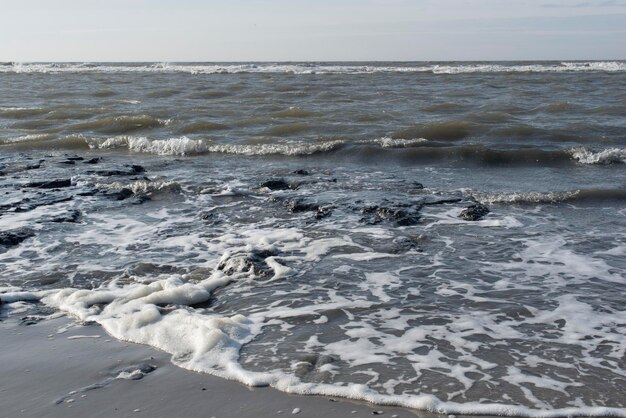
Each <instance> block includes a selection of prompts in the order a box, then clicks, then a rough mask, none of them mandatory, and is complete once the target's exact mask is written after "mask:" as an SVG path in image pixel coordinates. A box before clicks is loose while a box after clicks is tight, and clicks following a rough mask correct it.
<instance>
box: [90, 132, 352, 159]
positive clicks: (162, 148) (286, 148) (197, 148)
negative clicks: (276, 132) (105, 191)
mask: <svg viewBox="0 0 626 418" xmlns="http://www.w3.org/2000/svg"><path fill="white" fill-rule="evenodd" d="M85 140H86V141H87V143H88V144H89V147H90V148H92V149H112V148H127V149H128V150H130V151H135V152H144V153H149V154H157V155H181V156H184V155H197V154H206V153H212V152H215V153H223V154H239V155H290V156H296V155H310V154H315V153H319V152H326V151H331V150H333V149H336V148H338V147H340V146H341V145H342V144H343V143H344V142H343V141H327V142H321V143H274V144H214V143H211V142H208V141H204V140H201V139H190V138H187V137H184V136H183V137H180V138H169V139H155V140H150V139H148V138H146V137H134V136H117V137H113V138H108V139H105V140H102V139H99V138H85Z"/></svg>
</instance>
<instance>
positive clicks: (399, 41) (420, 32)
mask: <svg viewBox="0 0 626 418" xmlns="http://www.w3.org/2000/svg"><path fill="white" fill-rule="evenodd" d="M608 59H626V0H204V1H202V0H0V61H17V62H29V61H157V62H175V61H372V60H374V61H391V60H397V61H424V60H608Z"/></svg>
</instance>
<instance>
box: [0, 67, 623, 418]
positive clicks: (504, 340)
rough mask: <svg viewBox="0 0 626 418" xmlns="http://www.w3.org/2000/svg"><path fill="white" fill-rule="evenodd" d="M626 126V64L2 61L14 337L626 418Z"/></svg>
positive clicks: (512, 406) (461, 406) (234, 375)
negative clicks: (101, 343) (84, 328)
mask: <svg viewBox="0 0 626 418" xmlns="http://www.w3.org/2000/svg"><path fill="white" fill-rule="evenodd" d="M625 132H626V62H624V61H603V62H598V61H593V62H558V61H557V62H359V63H355V62H307V63H302V62H293V63H132V64H129V63H4V64H2V65H0V318H1V319H4V320H7V318H11V317H14V318H24V319H25V323H24V326H27V324H29V323H33V322H37V321H46V320H47V318H49V317H50V316H55V315H59V313H63V314H66V315H68V316H69V317H70V318H72V319H73V320H75V321H78V322H82V323H97V324H100V325H101V326H102V327H103V328H104V330H106V332H107V333H108V334H110V335H111V336H112V337H114V338H117V339H119V340H123V341H130V342H134V343H140V344H147V345H150V346H153V347H156V348H158V349H160V350H163V351H165V352H167V353H170V354H171V356H172V357H171V359H172V362H173V363H174V364H176V365H178V366H180V367H182V368H185V369H189V370H193V371H197V372H203V373H208V374H211V375H215V376H219V377H222V378H225V379H230V380H235V381H239V382H241V383H243V384H246V385H252V386H271V387H274V388H276V389H278V390H280V391H284V392H288V393H297V394H310V395H323V396H337V397H345V398H351V399H356V400H364V401H368V402H373V403H377V404H382V405H399V406H404V407H407V408H414V409H418V410H428V411H432V412H437V413H441V414H449V415H453V414H455V415H456V414H474V415H506V416H524V417H546V418H547V417H565V416H615V417H626V165H625V163H626V136H625ZM3 338H4V337H3Z"/></svg>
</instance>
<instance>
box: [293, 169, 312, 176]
mask: <svg viewBox="0 0 626 418" xmlns="http://www.w3.org/2000/svg"><path fill="white" fill-rule="evenodd" d="M293 174H297V175H299V176H308V175H309V174H310V173H309V172H308V171H306V170H302V169H300V170H296V171H294V172H293Z"/></svg>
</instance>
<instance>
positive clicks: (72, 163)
mask: <svg viewBox="0 0 626 418" xmlns="http://www.w3.org/2000/svg"><path fill="white" fill-rule="evenodd" d="M59 164H66V165H74V164H76V161H74V160H65V161H59Z"/></svg>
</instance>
